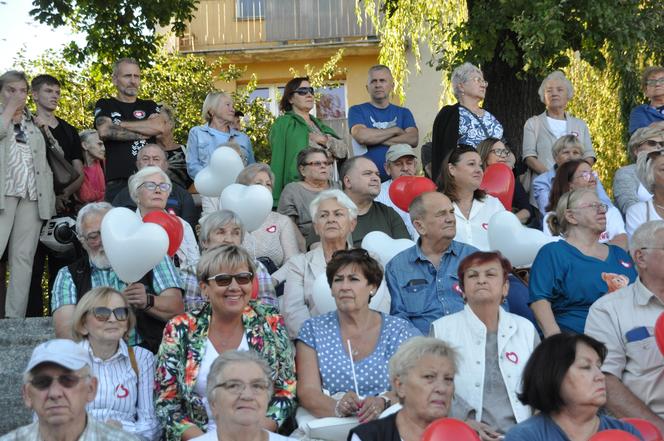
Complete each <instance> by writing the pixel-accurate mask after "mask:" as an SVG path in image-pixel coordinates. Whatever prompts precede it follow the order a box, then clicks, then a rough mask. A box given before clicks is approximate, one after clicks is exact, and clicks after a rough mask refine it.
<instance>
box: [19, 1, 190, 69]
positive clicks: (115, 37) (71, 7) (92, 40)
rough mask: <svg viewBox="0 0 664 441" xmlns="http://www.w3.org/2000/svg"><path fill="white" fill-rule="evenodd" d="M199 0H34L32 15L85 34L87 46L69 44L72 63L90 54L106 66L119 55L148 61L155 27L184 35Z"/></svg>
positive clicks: (156, 38) (155, 42)
mask: <svg viewBox="0 0 664 441" xmlns="http://www.w3.org/2000/svg"><path fill="white" fill-rule="evenodd" d="M198 2H199V0H106V1H99V0H76V1H71V0H33V2H32V5H33V6H34V9H33V10H32V11H30V14H31V15H32V16H33V17H34V18H35V20H37V21H39V22H40V23H44V24H47V25H49V26H53V27H59V26H65V25H67V26H70V27H71V28H73V29H74V30H75V31H76V32H80V33H83V34H85V36H86V42H85V45H83V46H79V45H78V44H76V42H71V43H69V45H68V46H67V48H66V49H65V51H64V55H65V57H66V58H67V59H68V60H69V61H70V62H73V63H76V64H80V63H84V62H85V61H87V60H90V59H91V58H94V59H96V60H98V61H99V62H101V63H103V64H102V65H101V66H102V69H105V70H107V69H108V66H110V64H111V63H112V62H113V61H114V60H115V59H117V58H119V57H133V58H135V59H137V60H138V61H139V62H141V63H142V64H144V65H147V64H148V63H150V62H151V61H152V56H153V55H154V54H155V53H156V52H157V51H158V49H159V48H160V47H161V40H162V36H161V35H159V34H158V33H157V28H158V27H162V28H166V27H168V26H170V27H171V30H172V31H173V32H175V33H176V34H178V35H179V34H181V33H182V32H183V31H184V29H185V23H186V22H187V21H189V20H191V18H192V17H193V13H194V12H195V10H196V6H197V4H198Z"/></svg>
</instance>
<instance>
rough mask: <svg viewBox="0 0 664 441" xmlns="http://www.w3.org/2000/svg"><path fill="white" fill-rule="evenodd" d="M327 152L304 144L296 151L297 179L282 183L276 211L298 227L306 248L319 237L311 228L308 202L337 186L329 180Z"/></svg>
mask: <svg viewBox="0 0 664 441" xmlns="http://www.w3.org/2000/svg"><path fill="white" fill-rule="evenodd" d="M333 164H334V162H333V161H332V160H331V159H330V153H329V152H328V151H327V150H325V149H322V148H320V147H307V148H305V149H304V150H301V151H300V153H298V154H297V171H298V174H299V177H300V180H299V181H295V182H291V183H289V184H286V186H285V187H284V189H283V191H282V192H281V197H280V198H279V206H278V208H277V211H278V212H279V213H281V214H285V215H286V216H288V217H290V218H291V219H292V220H293V222H295V225H297V227H298V228H299V229H300V233H302V235H303V236H304V240H305V242H306V250H308V249H309V247H310V246H311V244H313V243H315V242H318V241H319V240H320V238H319V237H318V235H317V234H316V232H315V231H314V228H313V224H312V222H313V220H312V218H311V214H310V213H309V205H310V204H311V201H313V200H314V199H315V198H316V196H318V195H319V194H320V192H321V191H325V190H330V189H333V188H338V187H339V186H338V183H337V182H336V181H333V179H332V165H333Z"/></svg>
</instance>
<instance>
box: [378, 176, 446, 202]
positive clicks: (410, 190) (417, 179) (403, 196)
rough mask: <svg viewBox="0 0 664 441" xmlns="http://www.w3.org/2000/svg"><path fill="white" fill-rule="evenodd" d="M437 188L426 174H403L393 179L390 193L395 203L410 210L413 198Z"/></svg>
mask: <svg viewBox="0 0 664 441" xmlns="http://www.w3.org/2000/svg"><path fill="white" fill-rule="evenodd" d="M435 190H436V184H434V183H433V181H432V180H431V179H429V178H425V177H424V176H401V177H399V178H396V179H395V180H394V181H392V184H390V190H389V194H390V200H392V202H394V205H396V206H397V207H399V208H401V209H402V210H403V211H408V207H409V206H410V203H411V202H413V199H415V198H416V197H418V196H419V195H421V194H422V193H426V192H427V191H435Z"/></svg>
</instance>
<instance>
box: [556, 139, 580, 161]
mask: <svg viewBox="0 0 664 441" xmlns="http://www.w3.org/2000/svg"><path fill="white" fill-rule="evenodd" d="M568 147H577V148H578V149H579V150H580V151H581V155H583V144H581V141H579V137H578V136H576V135H563V136H561V137H560V138H558V139H556V142H554V143H553V146H552V147H551V156H553V158H554V159H555V158H557V157H558V155H559V154H560V152H562V151H563V150H565V149H566V148H568Z"/></svg>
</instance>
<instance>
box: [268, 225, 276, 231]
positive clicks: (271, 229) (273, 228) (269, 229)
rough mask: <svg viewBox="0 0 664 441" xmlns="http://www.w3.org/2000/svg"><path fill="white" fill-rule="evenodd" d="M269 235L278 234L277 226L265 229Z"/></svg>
mask: <svg viewBox="0 0 664 441" xmlns="http://www.w3.org/2000/svg"><path fill="white" fill-rule="evenodd" d="M265 231H267V232H268V233H276V232H277V226H276V225H270V226H269V227H267V228H266V229H265Z"/></svg>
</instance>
